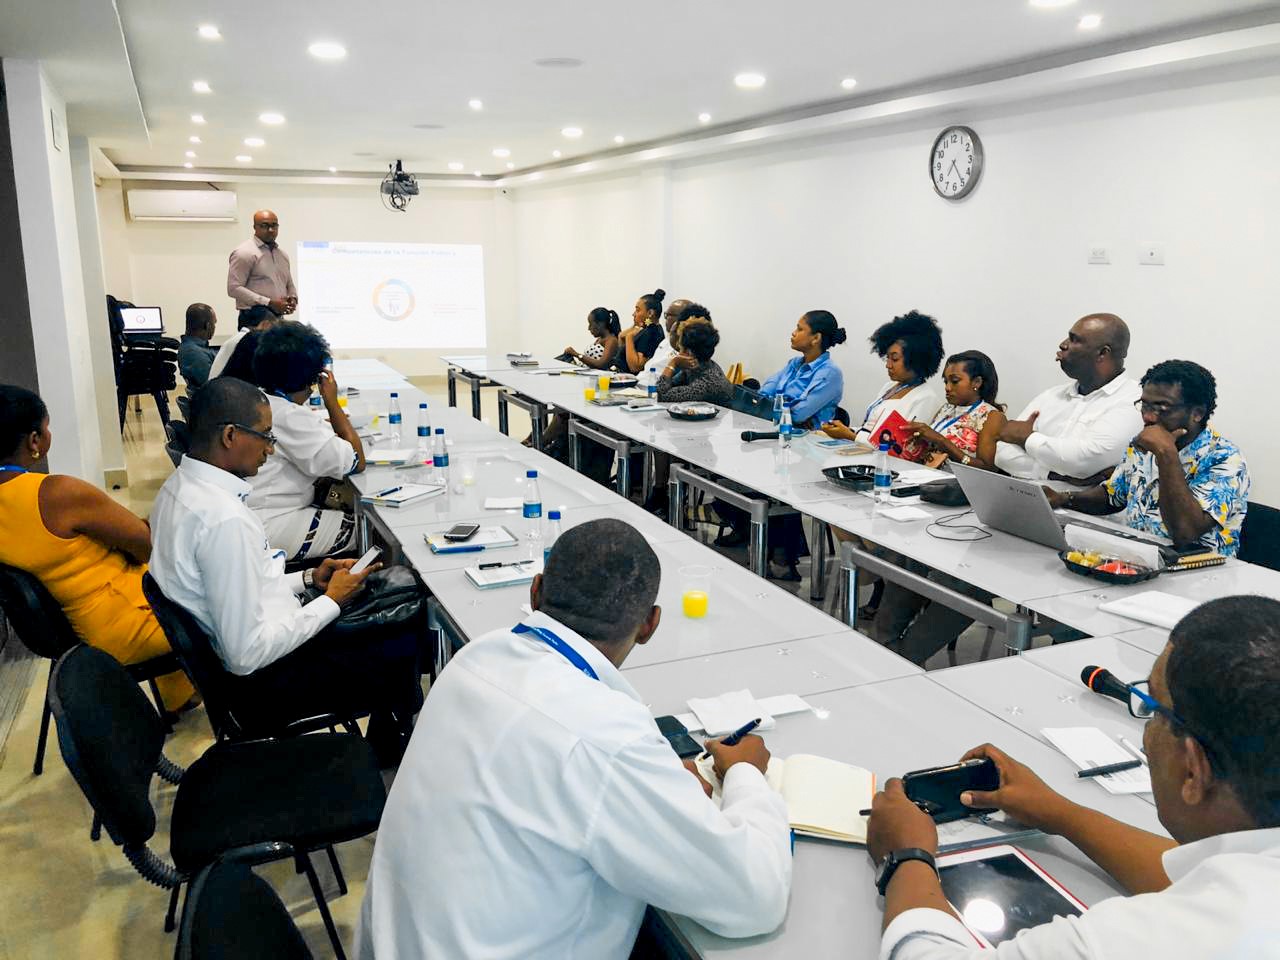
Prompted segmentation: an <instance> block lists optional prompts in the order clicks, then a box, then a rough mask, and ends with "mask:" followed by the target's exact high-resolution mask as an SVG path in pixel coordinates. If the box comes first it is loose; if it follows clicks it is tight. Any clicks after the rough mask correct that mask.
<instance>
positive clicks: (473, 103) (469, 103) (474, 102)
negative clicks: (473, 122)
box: [467, 100, 484, 110]
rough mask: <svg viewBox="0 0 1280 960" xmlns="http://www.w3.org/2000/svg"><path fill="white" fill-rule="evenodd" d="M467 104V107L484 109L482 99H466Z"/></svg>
mask: <svg viewBox="0 0 1280 960" xmlns="http://www.w3.org/2000/svg"><path fill="white" fill-rule="evenodd" d="M467 106H468V107H470V108H471V109H472V110H483V109H484V101H483V100H468V101H467Z"/></svg>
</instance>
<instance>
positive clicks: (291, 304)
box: [227, 210, 298, 329]
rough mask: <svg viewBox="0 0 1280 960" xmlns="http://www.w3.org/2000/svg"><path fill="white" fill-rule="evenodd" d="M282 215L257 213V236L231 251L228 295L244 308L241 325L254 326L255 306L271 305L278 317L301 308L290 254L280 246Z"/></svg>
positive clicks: (254, 234) (241, 313) (240, 319)
mask: <svg viewBox="0 0 1280 960" xmlns="http://www.w3.org/2000/svg"><path fill="white" fill-rule="evenodd" d="M279 233H280V218H279V217H277V216H276V215H275V212H274V211H271V210H259V211H258V212H257V213H255V214H254V215H253V236H252V237H250V238H249V239H248V240H246V241H245V242H244V243H242V244H240V246H238V247H236V248H235V249H234V250H232V251H231V256H230V257H229V258H228V265H227V296H229V297H232V298H233V299H234V300H235V302H236V309H237V310H239V311H240V317H239V323H238V326H239V328H240V329H243V328H244V327H246V326H254V325H255V324H256V323H257V319H256V318H251V316H250V311H251V310H253V308H254V307H258V306H263V307H267V308H268V309H269V310H270V311H271V312H272V313H274V314H275V315H276V316H278V317H283V316H286V315H287V314H290V313H293V312H294V311H295V310H297V309H298V290H297V288H296V287H295V286H294V285H293V271H292V268H291V267H290V265H289V255H288V254H286V253H285V252H284V251H283V250H281V249H280V248H279V247H278V246H277V245H276V237H277V236H278V235H279Z"/></svg>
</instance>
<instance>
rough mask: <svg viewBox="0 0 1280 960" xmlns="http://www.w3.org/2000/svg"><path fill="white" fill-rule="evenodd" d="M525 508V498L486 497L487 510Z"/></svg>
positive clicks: (485, 506)
mask: <svg viewBox="0 0 1280 960" xmlns="http://www.w3.org/2000/svg"><path fill="white" fill-rule="evenodd" d="M523 506H524V498H523V497H485V501H484V508H485V509H486V510H519V509H520V508H521V507H523Z"/></svg>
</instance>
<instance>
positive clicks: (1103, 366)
mask: <svg viewBox="0 0 1280 960" xmlns="http://www.w3.org/2000/svg"><path fill="white" fill-rule="evenodd" d="M1128 355H1129V327H1128V325H1127V324H1126V323H1125V322H1124V321H1123V320H1121V319H1120V318H1119V317H1117V316H1116V315H1115V314H1114V313H1090V314H1086V315H1085V316H1083V317H1081V318H1080V319H1079V320H1077V321H1076V322H1075V323H1074V324H1072V325H1071V329H1070V330H1069V331H1068V332H1067V339H1065V340H1063V341H1062V343H1060V344H1059V345H1058V365H1059V366H1060V367H1062V372H1063V373H1065V374H1066V375H1067V376H1069V377H1071V378H1072V379H1073V380H1078V381H1079V382H1080V384H1081V386H1082V387H1083V388H1086V392H1087V390H1088V389H1093V388H1095V387H1099V386H1102V385H1103V384H1105V383H1110V382H1111V381H1112V380H1114V379H1115V378H1116V377H1117V376H1119V375H1120V374H1121V373H1123V372H1124V361H1125V357H1127V356H1128Z"/></svg>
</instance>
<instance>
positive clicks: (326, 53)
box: [307, 40, 347, 60]
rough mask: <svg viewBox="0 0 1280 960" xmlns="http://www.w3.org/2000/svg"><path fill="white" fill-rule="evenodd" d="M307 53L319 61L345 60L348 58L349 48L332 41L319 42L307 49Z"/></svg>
mask: <svg viewBox="0 0 1280 960" xmlns="http://www.w3.org/2000/svg"><path fill="white" fill-rule="evenodd" d="M307 53H309V54H311V55H312V56H313V57H315V58H316V59H317V60H344V59H346V56H347V48H346V47H344V46H343V45H342V44H340V43H334V42H333V41H332V40H317V41H316V42H315V43H313V44H312V45H311V46H309V47H307Z"/></svg>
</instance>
